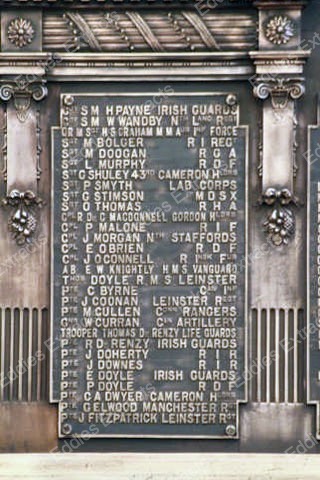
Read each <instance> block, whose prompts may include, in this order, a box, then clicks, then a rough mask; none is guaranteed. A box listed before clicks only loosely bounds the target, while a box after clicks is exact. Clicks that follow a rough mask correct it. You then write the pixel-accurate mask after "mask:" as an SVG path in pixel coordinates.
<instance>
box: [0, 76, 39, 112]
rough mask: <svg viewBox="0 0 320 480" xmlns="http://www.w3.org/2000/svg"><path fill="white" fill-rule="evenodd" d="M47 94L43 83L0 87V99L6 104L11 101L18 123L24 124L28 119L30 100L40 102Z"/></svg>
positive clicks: (21, 82)
mask: <svg viewBox="0 0 320 480" xmlns="http://www.w3.org/2000/svg"><path fill="white" fill-rule="evenodd" d="M47 94H48V89H47V87H46V86H45V85H44V84H43V83H31V84H29V83H27V82H23V81H20V82H17V83H12V84H5V85H2V86H1V87H0V99H1V100H3V101H4V102H8V101H9V100H11V99H13V101H14V106H15V109H16V112H17V117H18V119H19V120H20V122H25V121H26V119H27V118H28V114H29V109H30V106H31V100H32V99H33V100H35V101H36V102H40V101H41V100H43V99H44V98H45V97H46V96H47Z"/></svg>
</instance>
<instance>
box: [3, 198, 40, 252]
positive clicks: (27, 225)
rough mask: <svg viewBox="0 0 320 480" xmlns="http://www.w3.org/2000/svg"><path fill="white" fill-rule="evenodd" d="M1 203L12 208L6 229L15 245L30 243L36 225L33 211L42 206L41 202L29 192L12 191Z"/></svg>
mask: <svg viewBox="0 0 320 480" xmlns="http://www.w3.org/2000/svg"><path fill="white" fill-rule="evenodd" d="M2 203H3V205H8V206H10V207H13V208H14V210H13V213H12V214H11V215H10V217H9V220H8V227H9V231H10V232H11V233H12V236H13V238H14V239H15V241H16V242H17V244H18V245H23V244H25V243H30V242H31V241H32V236H33V235H34V232H35V231H36V228H37V224H38V222H37V219H36V215H35V212H34V209H35V207H41V206H42V203H43V202H42V200H41V199H40V198H39V197H37V196H36V195H35V194H34V193H33V192H31V191H30V190H28V191H26V192H19V190H12V191H11V192H10V194H9V195H8V196H7V197H6V198H5V199H4V200H3V201H2Z"/></svg>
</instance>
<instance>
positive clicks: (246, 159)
mask: <svg viewBox="0 0 320 480" xmlns="http://www.w3.org/2000/svg"><path fill="white" fill-rule="evenodd" d="M155 94H157V92H145V91H144V92H131V93H130V91H129V92H119V93H117V92H107V93H106V92H93V93H82V92H79V93H78V92H74V93H72V92H70V91H68V92H63V93H60V95H59V109H60V111H59V120H60V126H51V128H50V131H51V135H50V138H51V150H50V151H51V242H50V247H51V251H50V269H51V271H50V286H51V288H50V309H49V311H50V340H51V342H52V338H53V321H54V320H53V319H54V315H53V313H54V312H53V303H54V302H53V300H54V215H55V213H54V212H55V205H54V196H55V192H54V167H55V163H54V142H53V136H54V132H55V131H57V130H59V129H60V128H61V120H62V110H61V100H62V98H63V96H66V95H72V96H75V97H76V96H78V97H101V96H107V97H108V96H113V97H121V96H122V97H128V96H132V97H144V96H145V97H148V96H151V95H155ZM219 95H226V96H227V95H236V96H237V92H233V91H229V90H226V91H225V92H223V91H222V92H221V91H220V92H219V91H214V92H206V91H204V92H199V91H196V92H191V91H190V92H183V91H181V92H180V91H179V92H173V93H168V94H167V96H168V97H175V96H190V97H192V96H199V97H201V96H202V97H204V96H219ZM240 119H241V104H240V103H239V104H238V113H237V123H238V125H237V127H238V128H242V129H243V130H244V132H245V135H244V142H245V155H244V162H245V164H244V174H245V179H244V202H245V209H244V214H245V218H244V233H245V241H244V252H245V254H244V257H245V268H244V286H243V287H244V318H243V322H244V325H243V332H244V362H243V365H244V373H245V372H247V370H248V362H249V358H248V356H249V348H248V347H249V344H248V340H249V333H250V332H249V320H248V318H249V317H248V311H249V310H248V301H249V299H248V292H249V290H248V264H247V260H248V248H249V176H248V175H249V148H250V142H249V125H241V123H240ZM49 365H50V367H49V368H50V377H49V402H50V403H54V404H56V403H57V404H58V439H60V440H61V439H66V438H83V435H79V434H72V433H71V434H69V435H63V434H62V433H61V428H60V427H61V417H60V414H61V411H60V402H61V400H54V399H53V397H52V389H53V369H52V366H53V349H52V348H50V360H49ZM248 383H249V382H248V380H246V381H245V383H244V399H243V400H239V399H237V401H236V403H235V404H236V413H237V418H236V422H235V424H236V429H237V431H236V434H235V435H234V436H228V435H224V436H220V435H218V436H216V435H215V436H209V435H187V436H186V435H170V434H162V435H160V434H158V435H156V434H154V435H152V434H149V435H143V434H129V435H128V434H127V435H126V434H101V435H91V434H88V435H87V434H86V435H85V438H87V439H90V438H98V439H99V438H100V439H103V438H108V439H112V438H128V439H135V438H137V439H138V438H150V439H163V440H168V439H171V438H172V439H185V440H197V439H198V440H239V439H240V431H239V430H240V421H239V419H240V404H245V403H247V402H248Z"/></svg>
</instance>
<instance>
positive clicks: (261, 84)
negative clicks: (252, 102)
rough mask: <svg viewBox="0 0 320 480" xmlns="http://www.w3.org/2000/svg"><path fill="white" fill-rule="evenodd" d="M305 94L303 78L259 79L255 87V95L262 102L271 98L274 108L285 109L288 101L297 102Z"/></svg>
mask: <svg viewBox="0 0 320 480" xmlns="http://www.w3.org/2000/svg"><path fill="white" fill-rule="evenodd" d="M304 93H305V86H304V81H303V79H302V78H285V77H271V76H270V78H269V79H267V80H266V79H265V78H259V77H258V78H257V80H256V82H255V84H254V86H253V94H254V96H255V97H257V98H259V99H260V100H266V99H267V98H269V97H270V98H271V103H272V107H273V108H275V109H285V108H286V107H287V105H288V100H289V99H291V100H297V99H299V98H300V97H302V95H303V94H304Z"/></svg>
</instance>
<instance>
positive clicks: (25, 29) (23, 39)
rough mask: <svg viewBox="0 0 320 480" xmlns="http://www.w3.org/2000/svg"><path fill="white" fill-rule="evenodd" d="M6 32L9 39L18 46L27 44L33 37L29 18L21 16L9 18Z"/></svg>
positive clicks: (33, 32) (33, 31) (33, 33)
mask: <svg viewBox="0 0 320 480" xmlns="http://www.w3.org/2000/svg"><path fill="white" fill-rule="evenodd" d="M7 33H8V39H9V41H10V42H11V43H12V44H13V45H15V46H16V47H18V48H23V47H25V46H27V45H29V44H30V43H32V42H33V40H34V37H35V30H34V28H33V25H32V22H31V20H29V19H27V18H21V17H19V18H14V19H13V20H11V22H10V23H9V26H8V32H7Z"/></svg>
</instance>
